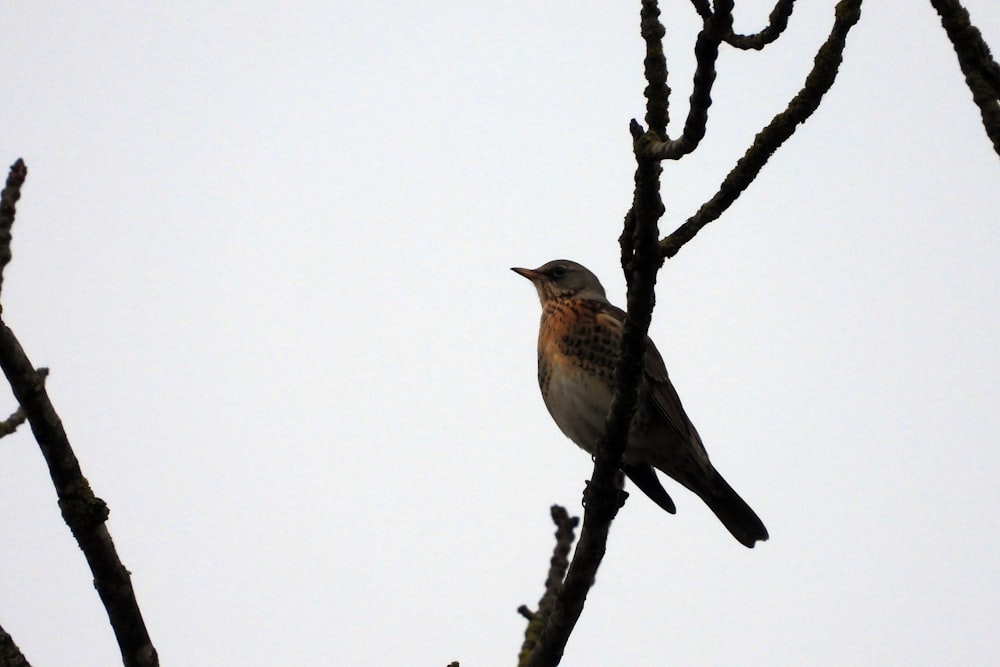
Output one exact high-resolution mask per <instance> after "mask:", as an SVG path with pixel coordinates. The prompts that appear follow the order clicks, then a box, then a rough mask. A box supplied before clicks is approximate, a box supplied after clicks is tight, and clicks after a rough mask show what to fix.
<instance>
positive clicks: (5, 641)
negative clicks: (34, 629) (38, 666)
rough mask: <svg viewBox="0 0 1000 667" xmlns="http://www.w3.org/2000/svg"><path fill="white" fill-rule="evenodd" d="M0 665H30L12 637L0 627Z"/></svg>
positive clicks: (27, 666) (26, 666) (12, 666)
mask: <svg viewBox="0 0 1000 667" xmlns="http://www.w3.org/2000/svg"><path fill="white" fill-rule="evenodd" d="M0 667H31V665H30V664H29V663H28V659H27V658H25V657H24V654H23V653H21V649H19V648H18V647H17V644H15V643H14V638H13V637H11V636H10V635H9V634H7V631H6V630H4V629H3V628H2V627H0Z"/></svg>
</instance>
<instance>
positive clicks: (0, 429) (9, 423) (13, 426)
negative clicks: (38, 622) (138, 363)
mask: <svg viewBox="0 0 1000 667" xmlns="http://www.w3.org/2000/svg"><path fill="white" fill-rule="evenodd" d="M36 372H37V373H38V377H39V378H41V380H42V382H43V383H44V382H45V378H46V377H48V374H49V369H48V368H39V369H38V370H37V371H36ZM27 418H28V415H27V413H26V412H25V411H24V408H22V407H21V406H18V408H17V410H15V411H14V412H12V413H11V415H10V417H7V419H4V420H3V421H2V422H0V438H2V437H4V436H7V435H10V434H11V433H13V432H14V431H16V430H17V427H18V426H20V425H21V424H23V423H24V422H25V420H26V419H27ZM0 667H3V663H0Z"/></svg>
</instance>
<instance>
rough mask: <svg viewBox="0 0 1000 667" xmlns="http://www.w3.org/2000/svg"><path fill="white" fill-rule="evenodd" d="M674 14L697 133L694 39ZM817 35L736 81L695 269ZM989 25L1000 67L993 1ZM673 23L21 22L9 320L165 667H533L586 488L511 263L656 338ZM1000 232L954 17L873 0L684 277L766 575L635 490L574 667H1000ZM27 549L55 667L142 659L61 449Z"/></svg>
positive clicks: (2, 529) (672, 272)
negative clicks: (652, 47) (831, 81)
mask: <svg viewBox="0 0 1000 667" xmlns="http://www.w3.org/2000/svg"><path fill="white" fill-rule="evenodd" d="M663 4H664V7H665V14H664V20H665V23H666V26H667V35H668V37H667V39H668V51H669V54H668V57H669V67H670V76H671V78H670V83H671V85H672V87H673V89H674V91H675V92H674V97H673V104H672V108H671V110H672V117H673V118H674V123H673V124H672V127H671V129H672V131H674V132H679V130H680V123H682V122H683V117H684V115H685V113H686V111H687V107H686V100H687V96H688V95H689V94H690V81H691V75H692V65H693V59H692V56H691V50H692V45H693V39H694V34H695V31H696V29H697V24H696V22H695V21H694V13H693V11H692V10H691V7H690V3H689V2H687V1H686V0H672V1H670V2H664V3H663ZM771 4H772V2H771V0H767V1H766V2H761V1H758V2H740V3H738V5H739V7H738V10H737V14H736V28H737V30H739V31H741V32H751V31H755V30H757V29H759V28H760V27H762V26H763V25H764V22H765V19H766V16H767V13H768V11H769V10H770V5H771ZM798 4H799V5H801V6H799V7H797V9H796V13H795V15H794V16H793V17H792V19H791V24H790V26H789V28H788V31H787V34H786V36H784V37H783V38H782V39H781V40H780V41H779V42H778V43H776V44H774V45H772V46H770V47H768V49H767V50H765V51H764V52H763V53H756V52H751V53H746V52H734V51H733V50H731V49H725V50H724V52H723V53H722V55H721V57H720V59H719V64H718V70H719V76H718V80H717V83H716V87H715V91H714V93H713V99H714V105H713V106H712V109H711V115H710V119H709V126H708V135H707V137H706V139H705V141H704V143H703V145H702V146H701V148H699V150H698V151H697V152H696V153H695V154H693V155H691V156H690V157H688V158H686V159H684V160H683V161H681V162H679V163H670V164H667V165H665V170H664V174H663V194H664V200H665V205H666V209H667V212H666V215H665V216H664V219H663V221H662V223H661V229H662V230H663V232H664V233H666V232H668V231H670V230H672V229H673V228H675V227H676V226H677V225H679V224H680V223H681V222H683V221H684V220H685V219H686V218H687V217H688V216H689V215H690V214H691V213H693V212H694V210H696V208H697V206H698V205H699V204H700V203H701V202H702V201H703V200H704V199H706V198H707V197H708V196H710V195H711V194H712V193H713V192H714V191H715V189H716V187H717V186H718V183H719V182H720V180H721V179H722V177H723V176H724V175H725V173H726V172H727V171H728V170H729V169H730V167H731V166H732V164H733V162H734V160H735V159H736V158H737V157H738V156H739V155H741V154H742V153H743V151H744V150H745V148H746V146H747V145H748V144H749V143H750V142H751V140H752V138H753V136H754V134H755V133H756V132H757V131H758V130H759V129H760V127H762V126H763V125H764V124H765V123H766V122H767V121H768V120H769V119H770V118H771V117H772V116H773V115H774V114H775V113H777V112H778V111H780V110H781V109H783V108H784V105H785V103H786V102H787V100H788V98H789V97H790V96H791V95H792V94H794V92H795V91H797V90H798V89H799V87H800V86H801V85H802V81H803V79H804V77H805V74H806V73H807V72H808V70H809V67H810V66H811V59H812V55H813V53H814V52H815V50H816V48H817V47H818V46H819V44H820V43H821V42H822V41H823V39H824V38H825V35H826V33H827V32H828V31H829V27H830V25H831V24H832V20H833V9H832V7H833V4H834V2H833V0H829V1H824V2H817V1H811V2H802V3H798ZM966 4H967V6H968V8H969V9H970V11H971V13H972V16H973V20H974V22H975V23H976V24H977V25H978V26H979V28H980V29H981V30H982V31H983V33H984V35H985V37H986V38H987V40H988V41H989V42H990V43H991V44H992V45H993V46H994V52H995V53H996V52H997V51H1000V5H998V4H997V3H996V2H995V1H994V0H967V2H966ZM633 5H634V6H633ZM638 5H639V3H638V2H635V3H621V2H613V3H612V2H584V3H552V2H543V3H538V2H510V3H492V4H486V3H469V2H429V3H384V2H379V3H371V2H368V3H360V2H350V3H348V2H327V3H283V4H276V3H229V4H222V3H213V4H211V5H209V6H206V4H205V3H181V2H171V3H160V4H158V5H148V4H144V3H42V2H30V3H28V2H21V3H5V4H4V5H3V7H2V8H0V24H2V25H3V26H4V37H3V39H2V40H0V62H2V63H3V75H2V77H0V80H2V81H3V93H2V94H3V100H4V103H3V104H2V105H0V164H2V166H3V168H4V169H6V166H7V165H9V164H11V163H13V162H14V160H15V159H16V158H18V157H23V158H24V160H25V161H26V163H27V165H28V168H29V174H28V181H27V183H26V185H25V186H24V189H23V198H22V200H21V203H20V205H19V207H18V215H17V221H16V223H15V226H14V230H13V234H14V243H13V253H14V259H13V262H12V263H11V264H10V265H9V267H8V268H7V270H6V272H5V275H4V282H3V294H2V301H3V313H4V321H5V322H6V323H7V324H9V325H10V326H11V327H12V328H13V329H14V331H15V333H16V334H17V335H18V336H19V338H20V340H21V341H22V343H23V345H24V347H25V349H26V351H27V353H28V355H29V357H30V358H31V359H32V361H33V362H34V363H35V364H36V365H38V366H48V367H50V368H51V376H50V378H49V381H48V389H49V393H50V395H51V397H52V400H53V402H54V403H55V406H56V409H57V410H58V412H59V414H60V415H61V417H62V420H63V422H64V425H65V427H66V429H67V432H68V433H69V436H70V440H71V442H72V443H73V446H74V447H75V449H76V453H77V455H78V457H79V458H80V460H81V464H82V466H83V470H84V474H85V475H86V476H87V478H88V479H89V480H90V482H91V484H92V486H93V488H94V490H95V491H96V493H97V494H98V495H99V496H100V497H102V498H104V499H105V500H106V501H107V502H108V504H109V505H110V507H111V519H110V522H109V528H110V531H111V533H112V535H113V537H114V539H115V542H116V544H117V546H118V549H119V552H120V555H121V557H122V559H123V561H124V562H125V564H126V565H127V566H128V568H129V569H130V571H131V572H132V578H133V584H134V586H135V589H136V593H137V595H138V599H139V602H140V605H141V607H142V611H143V614H144V617H145V619H146V623H147V625H148V628H149V631H150V634H151V636H152V639H153V641H154V644H155V645H156V647H157V649H158V650H159V654H160V658H161V662H162V664H164V665H209V666H215V665H219V666H229V665H275V664H281V665H305V664H319V665H323V664H328V665H338V664H339V665H373V666H376V665H427V666H443V665H445V664H447V663H448V662H449V661H450V660H460V661H461V663H462V665H463V667H472V666H477V665H478V666H482V665H510V664H513V662H514V660H515V658H516V654H517V651H518V648H519V647H520V643H521V641H522V638H523V630H524V625H525V621H524V619H522V618H521V617H520V616H518V615H517V613H516V611H515V610H516V609H517V607H518V605H520V604H528V605H529V606H532V607H534V605H535V604H536V603H537V600H538V597H539V596H540V595H541V593H542V588H543V581H544V577H545V573H546V569H547V564H548V559H549V556H550V554H551V548H552V546H553V538H552V532H553V530H554V527H553V526H552V524H551V521H550V519H549V516H548V512H549V506H550V505H551V504H553V503H560V504H563V505H566V506H567V507H569V508H570V510H571V511H574V512H577V513H579V512H580V498H581V493H582V489H583V486H584V480H585V479H586V478H588V477H589V475H590V472H591V463H590V460H589V458H588V457H587V456H586V455H585V454H583V453H582V452H581V451H580V450H578V449H577V448H576V447H575V446H574V445H573V444H572V443H570V442H569V441H568V440H566V439H565V438H564V437H563V436H562V434H561V433H560V432H559V431H558V429H557V428H556V426H555V425H554V424H553V423H552V422H551V420H550V419H549V417H548V414H547V413H546V411H545V408H544V406H543V404H542V401H541V398H540V396H539V394H538V389H537V385H536V380H535V336H536V332H537V325H538V316H539V307H538V302H537V298H536V296H535V294H534V292H533V290H532V288H531V286H530V285H529V284H528V283H527V282H526V281H525V280H523V279H522V278H519V277H518V276H516V275H514V274H512V273H511V272H510V271H509V270H508V268H509V267H511V266H528V267H534V266H538V265H540V264H542V263H543V262H545V261H547V260H550V259H554V258H559V257H565V258H570V259H575V260H577V261H580V262H582V263H584V264H586V265H587V266H588V267H590V268H591V269H592V270H594V271H595V272H596V273H597V274H598V275H599V276H600V277H601V278H602V280H603V282H604V284H605V286H606V287H607V289H608V293H609V296H610V297H611V299H612V300H613V301H616V302H618V303H623V302H624V296H623V294H624V281H623V279H622V275H621V269H620V267H619V266H618V264H617V262H618V256H619V251H618V246H617V238H618V235H619V233H620V226H621V221H622V218H623V216H624V214H625V212H626V210H627V209H628V206H629V203H630V198H631V190H632V172H633V166H634V163H633V159H632V154H631V143H630V138H629V134H628V121H629V119H630V118H633V117H638V118H640V119H641V118H642V115H643V112H644V106H643V105H644V100H643V97H642V88H643V85H644V82H643V79H642V55H643V45H642V42H641V40H640V38H639V36H638ZM998 211H1000V159H998V157H997V155H996V153H994V152H993V150H992V148H991V147H990V145H989V142H988V140H987V137H986V135H985V132H984V131H983V128H982V125H981V123H980V119H979V113H978V109H977V108H976V107H975V105H974V104H973V103H972V99H971V95H970V93H969V91H968V89H967V88H966V87H965V85H964V83H963V80H962V76H961V73H960V71H959V68H958V64H957V62H956V59H955V56H954V52H953V51H952V49H951V46H950V44H949V43H948V41H947V40H946V38H945V35H944V32H943V31H942V29H941V27H940V22H939V19H938V18H937V15H936V13H935V12H934V11H933V10H932V8H931V7H930V3H929V2H911V1H909V0H881V1H878V2H868V3H866V6H865V8H864V10H863V16H862V19H861V22H860V24H859V25H858V26H857V27H856V28H855V29H854V30H853V31H852V33H851V35H850V37H849V39H848V47H847V51H846V60H845V63H844V65H843V66H842V68H841V73H840V76H839V78H838V80H837V83H836V85H835V86H834V88H833V90H832V91H831V92H830V93H829V95H828V96H827V98H826V99H825V100H824V102H823V104H822V106H821V107H820V109H819V111H818V112H817V113H816V114H815V115H814V116H813V118H812V119H810V120H809V122H808V123H807V124H806V125H805V126H803V127H802V128H801V129H800V131H799V132H798V133H797V134H796V135H795V136H794V137H793V138H792V139H791V140H790V141H789V142H788V143H787V144H786V145H785V146H784V147H783V148H781V149H780V151H779V152H778V153H777V154H776V155H775V156H774V158H773V159H772V160H771V162H770V163H769V164H768V166H767V167H766V168H765V169H764V171H763V173H762V174H761V176H760V177H759V178H758V180H757V182H756V183H755V184H754V185H753V186H752V187H751V189H750V190H749V191H748V192H747V193H745V194H744V195H743V196H742V197H741V198H740V199H739V200H738V201H737V203H736V204H735V205H734V206H733V207H732V208H731V209H730V211H729V212H728V213H727V214H726V215H725V216H724V217H723V218H722V219H721V220H719V221H717V222H715V223H713V224H712V225H711V226H709V227H708V228H707V229H706V230H705V231H703V232H702V233H701V234H700V235H699V236H698V237H697V238H696V239H694V241H693V242H692V243H690V244H689V245H688V246H686V247H685V248H684V249H683V250H682V251H681V253H680V254H679V255H678V256H677V257H676V258H675V259H673V260H671V261H670V262H668V263H667V264H666V266H665V267H664V269H663V271H662V272H661V273H660V277H659V283H658V303H657V308H656V311H655V312H654V315H653V324H652V328H651V335H652V336H653V338H654V339H655V340H656V341H657V343H658V346H659V348H660V350H661V352H662V353H663V355H664V357H665V359H666V361H667V364H668V367H669V368H670V372H671V376H672V378H673V380H674V384H675V385H676V386H677V388H678V391H679V392H680V395H681V396H682V398H683V400H684V404H685V407H686V408H687V411H688V413H689V415H690V416H691V418H692V420H693V421H694V422H695V424H696V425H697V426H698V429H699V431H700V432H701V434H702V437H703V439H704V441H705V444H706V446H707V448H708V450H709V452H710V453H711V455H712V459H713V462H714V463H715V465H716V467H717V468H718V469H719V470H720V471H721V472H722V473H723V474H724V475H725V476H726V478H727V479H728V480H729V482H730V483H731V484H732V485H733V487H735V488H736V489H737V490H738V491H739V492H740V494H741V495H742V496H743V497H744V498H745V499H746V500H747V501H748V502H749V503H750V504H751V505H752V506H753V507H754V509H755V510H756V511H757V513H758V514H759V515H760V516H761V518H762V519H763V520H764V522H765V523H766V525H767V527H768V529H769V531H770V534H771V540H770V541H769V542H767V543H764V544H759V545H758V546H757V548H755V549H754V550H752V551H750V550H747V549H745V548H743V547H742V546H740V545H739V544H738V543H737V542H736V541H735V540H733V538H732V537H731V536H730V535H729V534H728V532H727V531H726V530H725V529H724V528H723V527H722V525H721V524H720V523H719V522H718V521H717V520H716V519H715V517H714V516H713V515H712V514H711V513H710V512H709V510H708V509H707V508H706V507H705V506H704V505H703V504H702V503H701V501H699V500H698V499H697V498H696V497H695V496H694V495H693V494H691V493H688V492H686V491H685V490H683V489H680V488H679V487H678V486H677V485H676V484H674V483H672V482H667V483H666V486H667V488H668V490H669V491H670V492H671V494H672V495H673V497H674V499H675V501H676V502H677V506H678V511H677V514H676V516H670V515H667V514H665V513H664V512H662V511H661V510H660V509H659V508H657V507H656V506H655V505H653V503H651V502H649V501H648V500H647V499H646V498H645V497H643V496H642V494H641V493H637V494H633V495H632V497H631V498H630V500H629V502H628V503H627V504H626V506H625V508H624V509H623V511H622V512H621V514H620V515H619V518H618V520H617V521H616V523H615V525H614V526H613V529H612V531H611V538H610V542H609V546H608V554H607V558H606V559H605V562H604V564H603V566H602V568H601V570H600V572H599V574H598V580H597V584H596V586H595V588H594V589H593V591H592V592H591V594H590V597H589V599H588V605H587V607H586V609H585V611H584V614H583V617H582V619H581V621H580V623H579V625H578V627H577V630H576V633H575V634H574V636H573V638H572V639H571V641H570V644H569V647H568V649H567V652H566V657H565V660H564V664H566V665H641V666H646V665H649V666H653V665H664V664H674V665H679V664H683V665H697V666H701V665H704V666H712V665H737V664H738V665H782V664H784V665H793V664H794V665H846V664H855V665H883V664H897V665H902V664H905V665H928V666H930V665H943V664H954V665H959V664H961V665H992V664H995V661H996V657H997V655H1000V633H998V632H997V627H998V620H1000V577H998V576H997V573H998V570H1000V567H998V556H997V554H998V553H1000V485H998V484H997V481H996V480H997V478H998V476H1000V454H998V452H1000V448H998V438H1000V436H998V434H1000V351H998V349H1000V348H998V343H997V341H998V340H1000V312H998V304H1000V261H998V256H1000V228H998V225H997V222H998V219H997V215H998V214H997V212H998ZM4 400H6V403H4ZM4 405H6V407H4ZM15 407H16V406H15V404H14V402H13V399H12V398H9V397H8V398H7V399H0V412H2V413H3V414H7V413H8V412H9V411H13V410H14V408H15ZM0 545H2V547H0V624H2V626H3V627H4V628H5V629H6V630H7V631H9V632H10V633H11V634H12V635H13V637H14V638H15V640H16V641H17V642H18V643H19V645H20V646H21V648H22V650H23V651H24V652H25V654H26V656H27V657H28V659H29V660H31V661H32V662H33V664H35V665H39V666H41V665H78V666H83V667H91V666H92V667H104V666H106V665H112V664H115V663H117V662H119V661H120V658H119V655H118V649H117V646H116V644H115V642H114V638H113V635H112V633H111V630H110V627H109V625H108V622H107V618H106V615H105V612H104V609H103V607H102V606H101V604H100V601H99V599H98V597H97V595H96V593H95V592H94V590H93V585H92V582H91V576H90V574H89V571H88V570H87V567H86V564H85V561H84V559H83V557H82V555H81V554H80V553H79V551H78V549H77V547H76V545H75V543H74V541H73V539H72V537H71V536H70V533H69V531H68V529H67V528H66V527H65V525H64V524H63V522H62V519H61V517H60V515H59V510H58V507H57V505H56V498H55V493H54V491H53V488H52V484H51V482H50V481H49V478H48V473H47V471H46V468H45V466H44V463H43V460H42V457H41V455H40V453H39V451H38V448H37V446H36V445H35V443H34V440H33V439H32V438H31V436H30V433H29V432H28V431H27V430H24V431H23V432H19V433H18V434H17V435H15V436H13V437H9V438H5V439H4V440H3V441H0Z"/></svg>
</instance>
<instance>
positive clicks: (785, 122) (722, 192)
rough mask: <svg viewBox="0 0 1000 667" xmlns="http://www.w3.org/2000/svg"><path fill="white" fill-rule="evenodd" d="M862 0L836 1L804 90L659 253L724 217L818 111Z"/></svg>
mask: <svg viewBox="0 0 1000 667" xmlns="http://www.w3.org/2000/svg"><path fill="white" fill-rule="evenodd" d="M861 2H862V0H841V1H840V2H839V3H838V4H837V8H836V12H835V19H834V24H833V28H832V30H831V31H830V36H829V37H827V40H826V42H824V43H823V45H822V46H821V47H820V48H819V51H818V52H817V53H816V58H815V60H814V64H813V69H812V71H811V72H809V75H808V76H807V77H806V81H805V85H804V86H803V88H802V90H800V91H799V92H798V94H796V95H795V97H794V98H792V100H791V102H789V103H788V107H787V108H786V109H785V110H784V111H782V112H781V113H779V114H778V115H777V116H775V117H774V118H773V119H772V120H771V122H770V123H769V124H768V125H767V127H765V128H764V129H763V130H761V131H760V132H759V133H758V134H757V136H756V137H755V138H754V142H753V144H752V145H751V146H750V148H749V149H747V151H746V153H745V154H744V155H743V157H742V158H740V159H739V161H738V162H737V163H736V166H735V167H733V170H732V171H730V172H729V174H728V175H727V176H726V178H725V179H724V180H723V181H722V184H721V185H720V186H719V191H718V192H716V193H715V195H713V196H712V198H711V199H709V200H708V201H707V202H705V203H704V204H702V206H701V208H700V209H698V212H697V213H695V214H694V215H693V216H691V217H690V218H688V220H687V221H686V222H685V223H684V224H683V225H681V226H680V227H678V228H677V229H676V230H675V231H674V232H673V233H672V234H670V236H668V237H666V238H665V239H663V240H661V241H660V252H661V254H662V256H663V257H664V258H670V257H673V256H674V255H676V254H677V252H678V251H679V250H680V249H681V247H682V246H683V245H684V244H685V243H687V242H688V241H690V240H691V239H693V238H694V237H695V235H696V234H697V233H698V232H699V231H701V229H702V228H703V227H704V226H705V225H707V224H708V223H710V222H712V221H713V220H716V219H717V218H718V217H719V216H720V215H722V213H723V212H724V211H725V210H726V209H727V208H729V207H730V206H731V205H732V203H733V202H734V201H736V199H737V198H738V197H739V196H740V194H742V193H743V191H744V190H745V189H746V188H747V186H749V185H750V183H751V182H753V180H754V179H755V178H756V177H757V174H759V173H760V170H761V169H763V168H764V165H765V164H767V161H768V160H769V159H770V158H771V155H773V154H774V151H776V150H778V148H779V147H780V146H781V145H782V144H783V143H784V142H785V141H786V140H787V139H788V138H789V137H791V136H792V134H793V133H794V132H795V130H796V128H797V127H798V125H799V124H801V123H804V122H805V121H806V120H808V118H809V117H810V116H811V115H812V114H813V112H814V111H816V109H817V107H819V103H820V101H821V100H822V99H823V95H825V94H826V92H827V91H828V90H830V87H831V86H832V85H833V82H834V81H835V80H836V78H837V71H838V69H839V67H840V63H841V61H842V60H843V53H844V46H845V45H846V40H847V34H848V33H849V32H850V30H851V28H852V27H853V26H854V25H855V24H856V23H857V22H858V20H859V19H860V18H861Z"/></svg>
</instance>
